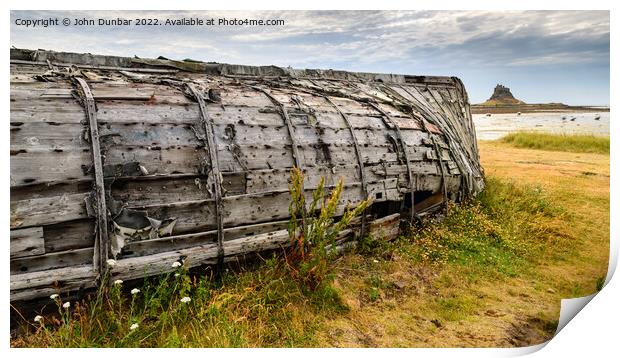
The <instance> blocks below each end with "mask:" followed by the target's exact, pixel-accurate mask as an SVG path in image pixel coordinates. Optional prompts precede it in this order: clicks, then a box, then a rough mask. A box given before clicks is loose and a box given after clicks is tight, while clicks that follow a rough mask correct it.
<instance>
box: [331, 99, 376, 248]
mask: <svg viewBox="0 0 620 358" xmlns="http://www.w3.org/2000/svg"><path fill="white" fill-rule="evenodd" d="M323 98H325V99H326V100H327V101H328V102H329V103H330V104H331V105H332V106H334V108H335V109H336V110H337V111H338V113H340V116H341V117H342V119H344V121H345V123H346V124H347V128H349V132H350V133H351V138H352V139H353V146H354V147H355V155H356V157H357V165H358V167H359V172H360V180H361V181H362V191H363V192H364V200H366V199H368V185H367V183H366V175H365V174H364V160H363V159H362V151H361V150H360V146H359V143H358V141H357V137H356V136H355V131H354V130H353V126H352V125H351V121H349V117H347V115H346V114H344V112H342V111H341V110H340V108H339V107H338V106H337V105H336V104H335V103H334V102H333V101H332V100H331V99H330V98H329V97H327V96H323ZM365 226H366V209H364V213H363V214H362V228H361V232H360V237H364V230H365Z"/></svg>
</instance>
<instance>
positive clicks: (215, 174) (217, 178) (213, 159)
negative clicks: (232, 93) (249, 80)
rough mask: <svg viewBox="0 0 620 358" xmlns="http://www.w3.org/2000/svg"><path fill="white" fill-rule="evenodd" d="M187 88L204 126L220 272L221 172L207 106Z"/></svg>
mask: <svg viewBox="0 0 620 358" xmlns="http://www.w3.org/2000/svg"><path fill="white" fill-rule="evenodd" d="M187 88H188V90H189V91H190V93H191V94H192V96H193V97H194V99H195V100H196V102H197V103H198V108H199V109H200V120H201V122H202V124H203V126H204V130H205V136H206V137H207V138H206V139H207V143H206V144H207V152H208V154H209V162H210V164H211V165H210V167H211V177H212V180H213V181H212V183H213V187H214V188H213V192H214V193H215V216H216V222H217V267H218V271H217V272H218V273H220V272H221V268H222V265H223V264H224V222H223V219H222V214H223V212H224V204H223V202H222V174H221V173H220V165H219V161H218V157H217V146H216V143H215V132H214V130H213V120H212V119H211V118H210V117H209V113H208V112H207V106H206V104H205V101H204V98H203V96H202V94H201V93H200V92H199V91H198V90H197V89H196V88H195V87H194V86H193V85H192V84H190V83H188V84H187Z"/></svg>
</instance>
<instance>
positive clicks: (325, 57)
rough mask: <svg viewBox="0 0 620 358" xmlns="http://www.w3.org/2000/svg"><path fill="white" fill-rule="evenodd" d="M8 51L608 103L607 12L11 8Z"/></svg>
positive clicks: (479, 97) (477, 98)
mask: <svg viewBox="0 0 620 358" xmlns="http://www.w3.org/2000/svg"><path fill="white" fill-rule="evenodd" d="M50 16H52V17H58V18H59V19H62V18H64V17H67V18H71V19H73V18H83V17H87V18H93V19H96V18H115V17H123V18H135V17H141V18H149V17H152V18H158V19H162V20H163V19H166V18H170V19H179V18H181V17H200V18H203V19H207V18H215V19H216V21H217V19H218V18H235V17H236V18H248V19H264V20H266V19H282V20H284V21H285V25H284V26H273V27H266V26H265V27H252V26H237V27H231V26H202V27H196V26H193V27H192V26H151V27H148V26H146V27H145V26H129V27H122V26H121V27H102V26H95V27H74V26H63V25H62V24H61V25H60V26H52V27H47V28H42V27H37V28H26V27H24V26H17V25H16V24H15V20H16V19H39V18H45V17H50ZM11 20H12V21H11V45H12V46H16V47H20V48H30V49H37V48H41V49H47V50H57V51H75V52H90V53H93V54H108V55H119V56H134V55H137V56H140V57H157V56H160V55H161V56H165V57H167V58H172V59H185V58H192V59H196V60H203V61H214V62H225V63H237V64H247V65H278V66H291V67H294V68H323V69H328V68H331V69H342V70H350V71H366V72H390V73H401V74H413V75H448V76H458V77H460V78H461V79H462V80H463V82H464V83H465V86H466V87H467V90H468V92H469V94H470V99H471V102H472V103H479V102H482V101H484V100H486V99H487V98H488V97H490V95H491V93H492V91H493V87H494V86H495V85H496V84H497V83H501V84H503V85H506V86H508V87H510V89H511V90H512V92H513V94H514V95H515V96H516V97H517V98H519V99H521V100H524V101H526V102H530V103H542V102H563V103H567V104H573V105H578V104H591V105H607V104H609V41H610V40H609V12H607V11H502V12H481V11H378V12H377V11H251V12H250V11H244V12H239V11H234V12H222V11H201V12H197V11H183V12H179V11H123V12H119V11H116V12H111V11H79V12H77V11H74V12H68V11H12V12H11Z"/></svg>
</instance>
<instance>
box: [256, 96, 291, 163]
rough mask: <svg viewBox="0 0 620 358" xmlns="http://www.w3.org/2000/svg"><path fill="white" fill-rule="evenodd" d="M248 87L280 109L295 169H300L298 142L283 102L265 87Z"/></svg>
mask: <svg viewBox="0 0 620 358" xmlns="http://www.w3.org/2000/svg"><path fill="white" fill-rule="evenodd" d="M250 87H251V88H253V89H255V90H257V91H260V92H263V93H264V94H265V95H266V96H267V97H268V98H269V100H271V102H273V104H275V105H276V106H277V107H278V110H280V114H281V115H282V118H283V119H284V122H285V123H286V128H288V135H289V137H290V138H291V143H292V146H293V159H294V160H295V166H296V167H297V169H299V170H301V159H300V157H299V151H298V149H297V147H298V146H299V144H298V143H297V140H296V139H295V134H294V132H293V123H292V122H291V118H290V117H289V116H288V112H287V111H286V108H284V104H282V103H281V102H280V101H278V100H277V99H276V98H275V97H274V96H272V95H271V93H269V92H268V91H267V90H266V89H264V88H261V87H258V86H250Z"/></svg>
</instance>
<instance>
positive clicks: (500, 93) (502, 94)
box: [483, 84, 525, 106]
mask: <svg viewBox="0 0 620 358" xmlns="http://www.w3.org/2000/svg"><path fill="white" fill-rule="evenodd" d="M506 104H525V102H523V101H520V100H518V99H516V98H515V97H514V96H513V95H512V92H510V88H508V87H506V86H502V85H500V84H498V85H497V86H495V89H494V90H493V95H492V96H491V98H489V99H488V100H487V101H486V102H484V103H483V105H487V106H497V105H506Z"/></svg>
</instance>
